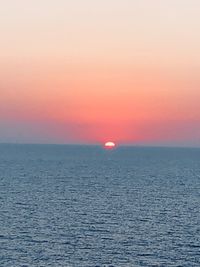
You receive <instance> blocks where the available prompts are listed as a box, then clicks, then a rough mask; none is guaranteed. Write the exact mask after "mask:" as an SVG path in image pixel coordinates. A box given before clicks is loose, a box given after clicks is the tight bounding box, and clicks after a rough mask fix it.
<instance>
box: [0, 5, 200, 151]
mask: <svg viewBox="0 0 200 267" xmlns="http://www.w3.org/2000/svg"><path fill="white" fill-rule="evenodd" d="M199 10H200V1H199V0H167V1H166V0H152V1H149V0H101V1H98V0H84V1H82V0H73V1H72V0H59V1H58V0H42V1H41V0H29V1H27V0H6V1H0V142H14V143H83V144H101V143H104V142H106V141H114V142H117V143H119V144H133V145H135V144H141V145H170V146H171V145H172V146H174V145H175V146H179V145H180V146H200V107H199V102H200V75H199V70H200V53H199V47H200V34H199V33H200V16H199Z"/></svg>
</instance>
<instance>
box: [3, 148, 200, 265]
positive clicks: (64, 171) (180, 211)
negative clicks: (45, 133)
mask: <svg viewBox="0 0 200 267" xmlns="http://www.w3.org/2000/svg"><path fill="white" fill-rule="evenodd" d="M0 266H2V267H25V266H26V267H28V266H31V267H34V266H41V267H46V266H53V267H59V266H63V267H79V266H80V267H95V266H96V267H97V266H99V267H101V266H110V267H111V266H117V267H118V266H119V267H127V266H131V267H139V266H154V267H156V266H157V267H158V266H159V267H161V266H163V267H170V266H173V267H175V266H176V267H178V266H179V267H182V266H184V267H193V266H197V267H199V266H200V149H172V148H119V149H117V150H114V151H104V150H103V149H101V148H98V147H92V146H91V147H89V146H88V147H87V146H82V147H81V146H48V145H46V146H42V145H0Z"/></svg>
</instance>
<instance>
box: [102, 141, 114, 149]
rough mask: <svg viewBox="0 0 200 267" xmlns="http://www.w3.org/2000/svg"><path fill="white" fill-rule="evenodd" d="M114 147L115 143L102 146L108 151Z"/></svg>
mask: <svg viewBox="0 0 200 267" xmlns="http://www.w3.org/2000/svg"><path fill="white" fill-rule="evenodd" d="M115 146H116V145H115V143H114V142H110V141H109V142H106V143H105V144H104V147H105V148H108V149H112V148H114V147H115Z"/></svg>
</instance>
